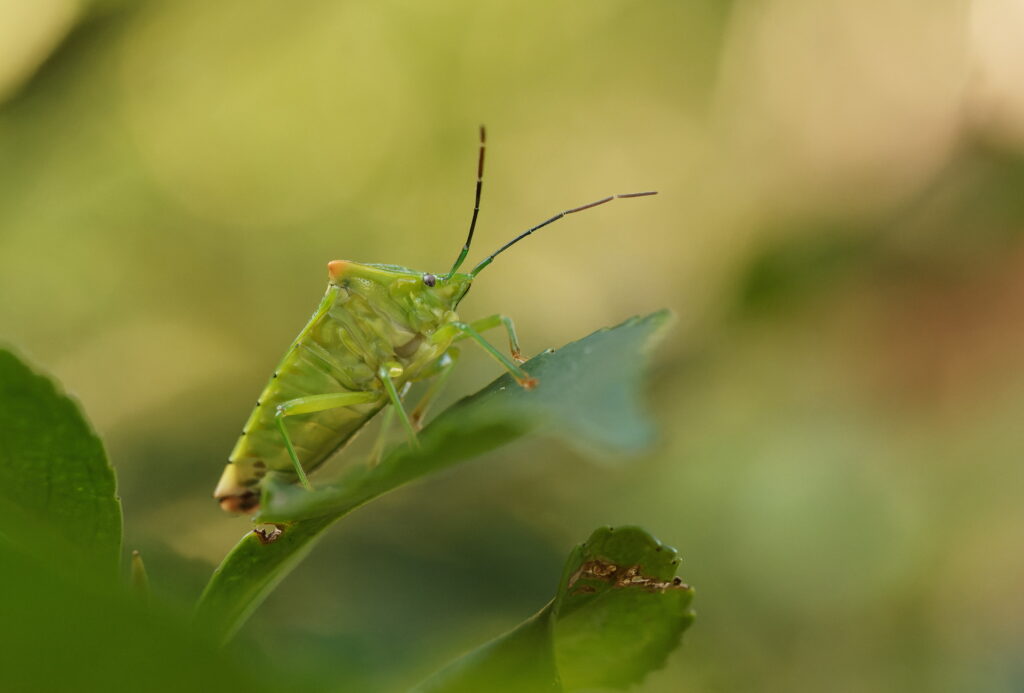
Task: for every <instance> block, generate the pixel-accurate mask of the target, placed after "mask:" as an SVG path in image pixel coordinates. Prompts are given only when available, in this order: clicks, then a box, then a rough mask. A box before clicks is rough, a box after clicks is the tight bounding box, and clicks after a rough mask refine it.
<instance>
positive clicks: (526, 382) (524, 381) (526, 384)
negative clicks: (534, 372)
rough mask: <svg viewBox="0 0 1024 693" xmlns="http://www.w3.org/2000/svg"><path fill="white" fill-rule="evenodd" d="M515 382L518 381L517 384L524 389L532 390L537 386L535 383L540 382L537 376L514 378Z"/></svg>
mask: <svg viewBox="0 0 1024 693" xmlns="http://www.w3.org/2000/svg"><path fill="white" fill-rule="evenodd" d="M516 382H517V383H519V385H520V386H522V388H523V389H524V390H532V389H533V388H535V387H537V385H539V384H540V379H538V378H516Z"/></svg>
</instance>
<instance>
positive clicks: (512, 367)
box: [431, 315, 537, 390]
mask: <svg viewBox="0 0 1024 693" xmlns="http://www.w3.org/2000/svg"><path fill="white" fill-rule="evenodd" d="M502 317H503V316H500V315H495V316H492V317H491V318H484V321H488V320H491V321H494V322H496V323H497V324H501V323H502V322H503V320H502ZM477 322H481V321H477ZM509 322H511V321H509ZM474 324H476V323H474ZM485 324H489V323H485ZM514 335H515V331H514V330H513V331H512V332H510V334H509V336H510V338H511V337H514ZM467 337H468V338H469V339H472V340H473V341H474V342H476V343H477V344H479V345H480V346H481V347H482V348H483V350H484V351H486V352H487V353H488V354H490V355H491V357H492V358H493V359H494V360H496V361H497V362H498V363H500V364H501V365H502V366H504V367H505V370H507V371H508V372H509V374H510V375H511V376H512V377H513V378H515V381H516V382H517V383H519V384H520V385H521V386H523V387H524V388H526V389H527V390H532V389H533V388H534V387H536V385H537V379H536V378H534V377H532V376H531V375H530V374H529V373H527V372H526V371H524V370H523V369H522V368H520V367H519V366H518V365H516V364H515V363H513V362H512V361H511V360H509V358H508V357H507V356H505V355H504V354H503V353H501V352H500V351H498V350H497V349H495V348H494V345H493V344H491V343H490V342H488V341H487V340H486V339H484V338H483V335H481V334H480V333H479V332H477V331H476V329H475V328H474V327H473V325H470V324H468V323H464V322H450V323H448V324H446V325H444V326H443V327H441V328H439V329H438V330H437V331H436V332H434V334H433V335H432V336H431V340H432V341H434V342H443V341H444V340H456V339H465V338H467ZM513 345H514V348H515V349H518V347H519V344H518V340H516V341H514V342H513Z"/></svg>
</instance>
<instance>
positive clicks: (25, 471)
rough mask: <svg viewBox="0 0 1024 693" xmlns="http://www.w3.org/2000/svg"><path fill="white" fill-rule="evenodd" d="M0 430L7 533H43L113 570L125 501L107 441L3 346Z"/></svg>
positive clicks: (33, 536)
mask: <svg viewBox="0 0 1024 693" xmlns="http://www.w3.org/2000/svg"><path fill="white" fill-rule="evenodd" d="M0 431H2V435H0V508H2V509H3V512H4V517H5V522H4V528H3V536H4V537H5V538H6V539H7V540H9V541H10V542H12V543H14V544H15V545H18V546H27V545H31V544H33V543H38V542H39V541H40V538H41V536H42V535H46V536H47V537H48V539H49V540H50V541H56V542H59V543H60V545H61V547H62V553H64V560H65V561H66V562H70V561H72V560H74V562H75V563H76V564H79V565H80V564H89V565H95V566H98V567H99V568H100V569H101V570H106V571H108V572H113V571H115V570H116V568H117V565H118V561H119V556H120V552H121V505H120V503H119V501H118V499H117V496H116V487H117V482H116V481H115V479H114V470H113V468H111V466H110V463H109V462H108V461H107V456H106V453H105V452H104V451H103V444H102V443H101V442H100V439H99V438H97V437H96V434H95V433H94V432H93V430H92V427H91V426H90V425H89V423H88V422H87V421H86V420H85V418H84V417H83V416H82V413H81V411H79V409H78V405H76V404H75V403H74V402H73V401H72V400H71V399H70V398H69V397H68V396H67V395H65V394H63V393H61V392H59V391H58V389H57V388H56V387H55V386H54V384H53V382H52V381H50V380H49V379H48V378H46V377H44V376H41V375H37V374H36V373H33V372H32V370H31V369H29V368H28V366H26V365H25V364H24V363H22V362H21V361H20V360H19V359H18V358H17V357H16V356H15V355H14V354H12V353H11V352H10V351H7V350H4V349H0ZM50 535H52V536H50Z"/></svg>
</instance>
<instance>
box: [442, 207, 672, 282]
mask: <svg viewBox="0 0 1024 693" xmlns="http://www.w3.org/2000/svg"><path fill="white" fill-rule="evenodd" d="M657 194H658V193H657V192H655V191H653V190H652V191H649V192H636V193H625V194H622V195H610V196H608V197H605V198H603V199H600V200H597V201H596V202H591V203H590V204H585V205H581V206H579V207H573V208H572V209H567V210H565V211H564V212H559V213H558V214H556V215H555V216H553V217H551V218H550V219H547V220H545V221H542V222H541V223H539V224H537V225H536V226H534V227H532V228H529V229H527V230H526V231H524V232H523V233H521V234H519V235H518V236H516V237H515V238H513V239H512V240H511V241H509V242H508V243H506V244H505V245H503V246H501V247H500V248H498V249H497V250H496V251H494V252H493V253H492V254H491V255H489V256H487V257H486V258H485V259H484V260H483V261H481V262H480V264H478V265H477V266H476V267H474V268H473V271H472V272H470V273H469V276H471V277H475V276H476V275H477V274H479V273H480V270H482V269H483V268H484V267H487V265H489V264H491V262H493V261H494V258H496V257H498V255H500V254H502V253H503V252H505V251H506V250H508V249H509V248H511V247H512V246H514V245H515V244H516V243H518V242H519V241H521V240H523V239H524V238H526V237H527V236H529V235H530V234H531V233H533V232H534V231H537V230H539V229H542V228H544V227H545V226H547V225H548V224H553V223H554V222H556V221H558V220H559V219H561V218H562V217H564V216H568V215H569V214H575V213H576V212H582V211H583V210H585V209H590V208H591V207H597V206H598V205H603V204H604V203H606V202H611V201H612V200H618V199H625V198H627V197H647V196H648V195H657ZM460 260H461V258H460Z"/></svg>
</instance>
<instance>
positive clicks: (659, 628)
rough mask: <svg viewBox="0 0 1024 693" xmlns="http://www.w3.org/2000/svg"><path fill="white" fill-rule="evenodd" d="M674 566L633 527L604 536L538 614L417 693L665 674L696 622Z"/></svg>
mask: <svg viewBox="0 0 1024 693" xmlns="http://www.w3.org/2000/svg"><path fill="white" fill-rule="evenodd" d="M678 564H679V557H678V554H677V553H676V551H675V549H672V548H669V547H667V546H663V545H662V544H661V543H660V542H658V540H656V539H655V538H654V537H652V536H651V535H649V534H648V533H647V532H645V531H644V530H642V529H640V528H638V527H620V528H618V529H614V528H611V527H605V528H603V529H598V530H597V531H595V532H594V533H593V534H592V535H591V537H590V539H588V540H587V541H586V542H585V543H583V544H580V545H579V546H577V547H576V549H575V550H574V551H573V552H572V553H571V554H570V556H569V560H568V561H567V562H566V565H565V570H564V571H563V574H562V580H561V582H560V583H559V586H558V593H557V594H556V595H555V598H554V600H553V601H552V602H551V603H550V604H548V605H547V606H546V607H545V608H544V609H543V610H542V611H541V612H540V613H539V614H537V615H536V616H534V617H533V618H531V619H529V620H528V621H526V622H525V623H524V624H522V625H521V626H519V627H518V628H516V629H514V630H512V631H511V632H509V633H507V634H506V635H503V636H501V637H500V638H498V639H496V640H493V641H492V642H490V643H488V644H486V645H484V646H483V647H481V648H479V649H477V650H474V651H473V652H470V653H469V654H467V655H464V656H463V657H461V658H459V659H457V660H456V661H455V662H453V663H452V664H450V665H448V666H447V667H445V668H444V669H442V670H441V671H439V672H438V673H436V674H434V675H433V676H431V677H430V678H429V679H427V680H426V681H425V682H423V683H422V684H420V685H419V686H418V687H417V688H416V689H415V692H416V693H461V692H463V691H465V692H467V693H468V692H469V691H483V690H486V691H494V692H499V693H500V692H501V691H508V692H509V693H513V692H515V693H533V692H534V691H538V692H539V691H574V690H580V689H593V688H624V687H626V686H629V685H631V684H634V683H638V682H640V681H642V680H643V678H644V677H645V676H646V675H647V674H648V673H649V672H651V671H653V670H654V669H658V668H660V667H662V666H663V665H664V663H665V659H666V658H667V657H668V655H669V653H670V652H671V651H672V650H673V649H675V648H676V646H677V645H678V644H679V640H680V638H681V637H682V633H683V631H684V630H686V628H687V627H689V625H690V624H691V623H692V622H693V612H692V611H691V610H690V609H689V606H690V602H691V601H692V599H693V589H692V588H690V587H689V586H688V585H685V584H683V583H682V581H681V580H680V579H679V578H677V577H675V571H676V566H677V565H678Z"/></svg>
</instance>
